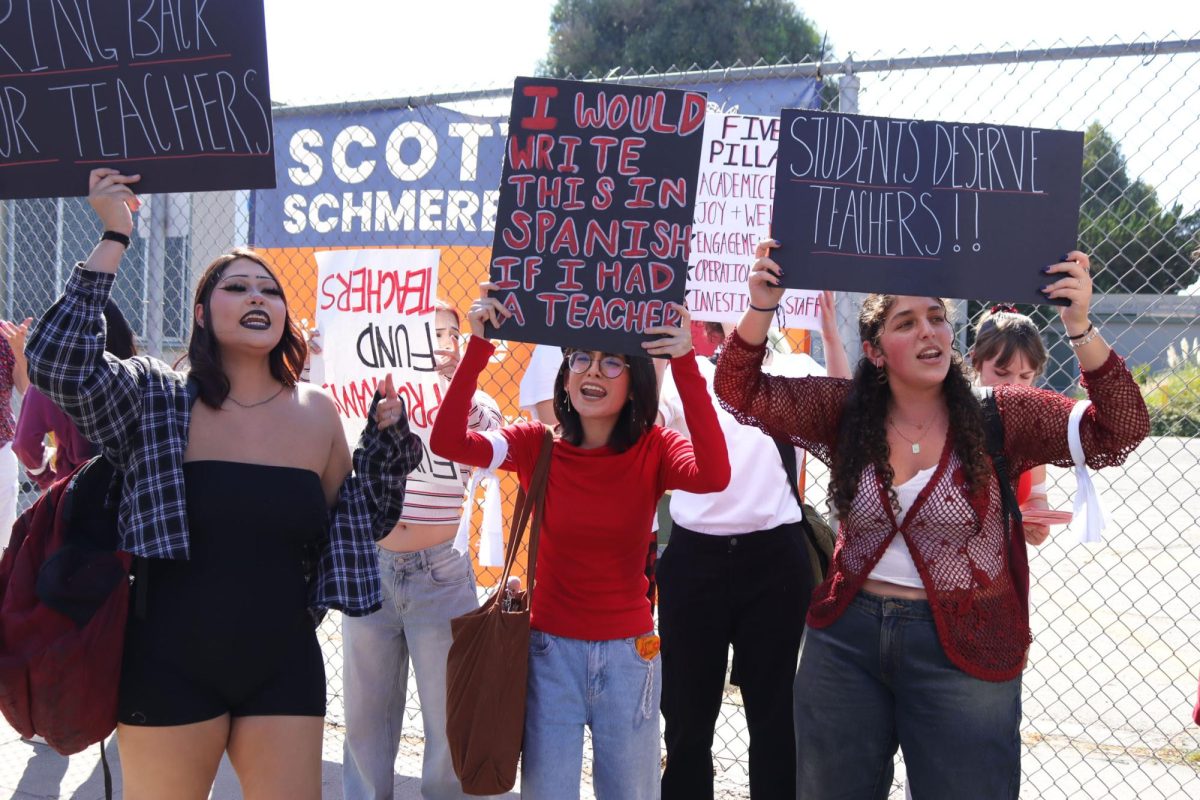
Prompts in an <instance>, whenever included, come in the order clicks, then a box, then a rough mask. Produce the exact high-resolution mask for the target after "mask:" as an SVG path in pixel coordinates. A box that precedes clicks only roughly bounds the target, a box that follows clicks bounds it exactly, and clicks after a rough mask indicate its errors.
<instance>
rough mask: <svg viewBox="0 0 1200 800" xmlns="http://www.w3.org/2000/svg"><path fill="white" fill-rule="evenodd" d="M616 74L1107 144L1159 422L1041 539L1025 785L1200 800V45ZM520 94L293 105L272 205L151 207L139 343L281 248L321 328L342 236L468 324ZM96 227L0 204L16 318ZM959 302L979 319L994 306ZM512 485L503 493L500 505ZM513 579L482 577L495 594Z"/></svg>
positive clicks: (1053, 348)
mask: <svg viewBox="0 0 1200 800" xmlns="http://www.w3.org/2000/svg"><path fill="white" fill-rule="evenodd" d="M619 74H620V72H619V71H614V73H612V75H619ZM612 75H610V77H609V79H610V80H613V79H614V78H613V77H612ZM618 79H619V80H623V81H629V82H636V83H650V84H658V85H674V86H684V87H699V88H703V89H705V90H706V91H707V92H708V94H709V99H710V103H712V104H714V106H715V107H719V108H721V109H724V110H727V111H735V110H736V111H741V112H743V113H760V114H775V113H778V109H779V108H781V107H794V106H796V105H797V104H809V105H810V106H813V107H823V108H826V109H830V110H841V111H851V112H860V113H864V114H870V115H875V116H893V117H908V118H919V119H934V120H946V121H987V122H991V123H999V124H1011V125H1024V126H1038V127H1046V128H1063V129H1073V130H1086V131H1088V135H1087V145H1086V157H1085V176H1084V183H1085V190H1084V198H1083V200H1084V203H1083V208H1084V212H1083V218H1082V220H1081V233H1080V239H1081V242H1082V247H1083V249H1085V250H1088V251H1090V252H1091V253H1093V254H1094V256H1095V261H1096V263H1097V264H1098V265H1099V271H1098V273H1097V276H1098V277H1097V282H1098V285H1099V286H1101V287H1102V288H1103V289H1104V290H1105V291H1106V292H1107V294H1105V295H1104V296H1102V297H1099V298H1098V300H1097V302H1096V304H1095V313H1094V318H1095V319H1096V320H1097V323H1098V324H1099V325H1100V326H1101V328H1102V329H1103V331H1104V333H1105V336H1106V338H1107V339H1108V340H1109V341H1110V342H1111V343H1113V344H1114V346H1115V347H1116V348H1117V349H1118V351H1119V352H1121V353H1122V354H1123V355H1125V356H1126V357H1127V358H1128V360H1129V362H1130V364H1131V365H1132V366H1133V367H1134V369H1135V373H1136V374H1137V376H1138V377H1139V380H1140V381H1141V383H1142V385H1143V387H1144V390H1145V392H1146V396H1147V400H1148V402H1149V403H1150V406H1151V414H1152V420H1153V424H1154V431H1153V435H1152V436H1151V438H1150V439H1148V440H1147V441H1146V442H1145V443H1144V444H1143V445H1142V446H1141V447H1140V448H1139V449H1138V450H1137V452H1136V453H1135V454H1134V455H1133V456H1131V458H1130V459H1129V461H1128V462H1127V463H1126V465H1125V467H1124V468H1123V469H1120V470H1110V471H1108V472H1107V473H1102V474H1101V475H1100V476H1099V481H1098V483H1099V485H1100V486H1101V487H1102V489H1103V491H1104V494H1105V498H1106V501H1107V503H1108V507H1109V512H1110V516H1111V520H1112V524H1111V525H1110V527H1109V529H1108V530H1107V532H1106V534H1105V541H1104V543H1103V544H1101V545H1081V544H1077V543H1075V542H1074V541H1072V540H1071V539H1070V537H1069V536H1068V535H1067V534H1065V533H1064V534H1057V535H1054V536H1052V538H1051V539H1050V540H1049V541H1048V542H1047V543H1046V544H1044V545H1042V546H1040V547H1037V548H1030V561H1031V569H1032V585H1033V588H1032V601H1031V602H1032V610H1033V629H1034V634H1035V641H1034V645H1033V649H1032V652H1031V654H1030V659H1029V665H1028V668H1027V669H1026V671H1025V676H1024V720H1023V723H1022V737H1023V741H1024V745H1025V749H1024V757H1023V767H1022V768H1023V780H1024V789H1023V792H1022V794H1023V795H1024V796H1029V797H1043V798H1058V797H1061V798H1091V797H1137V798H1164V799H1165V798H1183V797H1197V796H1200V732H1198V731H1197V728H1196V727H1195V726H1194V725H1192V724H1191V721H1190V709H1191V705H1192V702H1193V701H1194V699H1195V696H1196V683H1197V672H1198V671H1200V622H1198V621H1197V615H1196V612H1195V606H1196V602H1197V600H1200V583H1198V579H1197V576H1198V575H1200V525H1198V524H1197V521H1196V515H1195V511H1194V509H1195V508H1197V507H1200V489H1198V488H1197V487H1198V485H1200V324H1197V322H1196V320H1197V315H1198V313H1200V274H1198V273H1197V254H1196V253H1195V251H1196V250H1197V248H1198V247H1200V241H1198V239H1197V232H1198V231H1200V134H1198V133H1197V131H1200V39H1192V40H1183V39H1181V40H1179V41H1173V42H1157V43H1151V42H1143V43H1122V44H1105V45H1087V46H1079V47H1070V48H1055V49H1049V50H1046V49H1041V48H1026V49H1023V50H1019V51H1011V52H1005V53H979V54H965V55H948V56H918V57H911V58H890V59H879V60H868V61H857V62H854V61H850V60H846V61H843V62H839V63H836V64H812V63H809V64H800V65H787V66H769V67H768V66H760V67H740V66H737V67H732V68H728V69H723V68H720V69H708V70H703V71H690V72H673V73H667V74H660V75H651V76H620V77H619V78H618ZM508 96H509V90H508V89H507V88H498V89H491V88H489V89H476V88H475V87H469V88H468V90H466V91H462V92H456V93H450V94H443V95H437V96H428V97H409V98H402V99H397V100H381V101H375V100H362V101H358V100H356V99H353V98H351V99H350V101H349V102H347V101H346V99H345V98H343V99H341V100H339V102H337V103H335V104H331V105H322V106H306V107H302V108H301V107H287V106H279V107H276V108H275V125H276V153H277V164H278V167H277V168H278V173H279V187H278V188H277V189H276V190H274V191H270V192H252V193H251V192H223V193H205V194H194V195H190V196H184V195H177V196H171V197H169V198H165V197H155V198H151V202H150V205H149V207H148V208H147V209H146V210H144V211H143V212H141V214H139V220H138V225H137V230H136V231H135V236H134V243H133V246H132V247H131V248H130V250H129V256H128V257H127V260H126V263H125V264H124V265H123V267H122V269H121V272H120V275H119V278H118V281H117V289H116V295H115V296H116V300H117V302H118V304H119V305H120V306H121V308H122V310H123V311H124V312H125V314H126V316H127V317H128V318H129V319H130V321H131V322H132V324H133V327H134V328H135V330H136V331H137V332H138V333H139V336H140V339H141V343H142V346H143V350H144V351H149V352H150V353H152V354H155V355H159V354H162V355H164V356H165V357H168V358H170V357H171V356H173V355H174V354H176V353H177V352H178V351H179V349H180V346H181V344H182V343H183V342H184V341H185V340H186V337H187V334H188V328H189V325H190V320H191V310H190V308H191V292H192V290H193V289H192V287H193V285H194V282H195V279H196V278H197V277H198V275H199V273H200V272H201V271H202V270H203V268H204V266H205V265H206V264H207V263H208V260H209V259H210V258H211V257H212V256H214V255H215V254H217V253H220V252H223V251H225V250H227V249H228V248H229V247H231V246H233V245H236V244H242V243H246V242H249V243H251V244H253V245H255V246H257V247H260V248H262V249H263V250H265V252H266V253H267V255H268V257H269V258H270V259H271V260H272V261H273V263H274V264H275V265H276V267H277V270H278V271H279V273H280V275H281V277H282V279H283V281H284V283H285V284H286V288H287V291H288V294H289V300H290V303H291V305H292V308H293V309H298V311H299V316H302V317H303V316H306V317H308V318H310V319H311V318H312V317H313V313H314V302H315V295H316V286H315V284H316V263H315V260H314V252H315V251H317V250H322V249H330V248H345V247H426V248H428V247H432V248H437V249H438V250H440V266H439V271H440V286H439V293H440V294H441V295H442V297H444V298H445V299H446V300H448V301H449V302H450V303H451V304H452V305H454V306H456V307H457V308H459V309H460V310H462V311H465V310H466V308H467V306H468V305H469V303H470V300H471V298H472V297H473V295H474V293H475V291H476V288H475V287H476V286H477V285H478V283H479V282H480V281H481V280H484V279H485V278H486V276H487V271H488V264H489V254H490V250H489V246H490V242H491V238H492V232H493V230H494V227H495V215H496V199H497V187H498V185H499V169H500V164H501V160H502V152H503V151H502V145H503V141H504V136H505V134H506V123H507V109H508ZM776 233H777V235H781V236H782V232H776ZM97 234H98V227H97V224H96V222H95V220H94V217H93V216H92V215H91V214H90V213H89V211H88V209H87V206H86V203H85V202H84V201H83V200H81V199H65V200H21V201H9V202H6V203H3V204H0V255H2V258H0V269H2V270H3V272H2V274H3V281H2V282H0V310H2V311H3V315H4V317H6V318H9V319H21V318H24V317H25V316H29V315H34V316H36V315H38V314H40V313H41V312H42V311H44V310H45V308H46V307H47V306H48V305H49V303H50V302H52V300H53V298H54V297H55V296H56V295H57V293H58V292H59V291H60V290H61V287H62V282H63V277H64V275H65V274H66V272H67V270H69V269H70V268H71V266H72V264H73V263H74V262H75V261H76V260H77V259H79V258H82V257H83V256H84V255H85V254H86V252H87V251H88V249H89V247H90V245H91V243H92V242H93V241H94V240H95V238H96V236H97ZM1013 234H1014V235H1017V236H1019V235H1020V232H1019V231H1014V232H1013ZM741 255H743V256H745V257H746V259H747V260H749V257H750V254H749V253H744V254H741ZM1189 287H1190V292H1189V291H1188V290H1189ZM1004 299H1006V298H996V300H1004ZM854 301H855V298H853V297H844V298H842V300H841V301H840V305H841V308H840V312H839V313H840V314H842V316H843V317H844V319H843V322H844V323H846V325H847V335H846V337H845V338H846V339H847V341H851V342H852V341H854V338H853V334H852V329H851V328H850V327H849V319H850V316H851V315H850V311H851V310H852V308H853V304H854ZM960 306H961V309H962V311H963V312H964V314H963V320H962V321H963V322H964V323H965V322H968V321H970V318H971V316H972V314H974V313H978V311H979V307H978V305H977V304H974V303H972V304H966V303H962V304H960ZM1025 310H1029V311H1032V313H1034V314H1035V315H1036V316H1037V318H1038V319H1039V320H1040V321H1041V322H1042V323H1043V326H1044V339H1045V340H1046V342H1047V344H1048V345H1049V349H1050V352H1051V359H1052V360H1051V364H1050V366H1049V368H1048V371H1047V375H1046V378H1045V380H1046V382H1047V383H1048V385H1050V386H1052V387H1054V388H1055V389H1057V390H1059V391H1064V392H1068V393H1073V392H1076V391H1078V387H1077V367H1076V366H1075V363H1074V361H1073V359H1072V356H1071V350H1070V348H1069V347H1067V346H1066V344H1065V342H1064V341H1063V334H1062V331H1061V326H1059V325H1058V323H1057V321H1055V320H1053V319H1052V318H1051V317H1050V316H1049V315H1047V314H1046V312H1045V311H1044V310H1042V309H1037V310H1032V309H1025ZM963 331H964V333H963V337H962V341H963V343H964V344H967V343H969V342H968V338H969V337H968V334H967V333H966V331H967V326H966V325H965V324H964V326H963ZM793 342H794V343H797V344H801V345H803V340H802V339H800V338H793ZM530 352H531V347H530V346H529V345H526V344H521V343H511V344H509V345H507V346H505V345H502V346H501V347H500V348H499V350H498V352H497V355H496V357H495V358H494V359H493V363H492V364H491V365H490V367H489V369H488V371H487V372H486V373H485V376H484V378H483V380H482V388H484V389H485V390H486V391H488V392H489V393H490V394H492V395H493V397H494V398H495V399H496V400H497V402H498V403H499V405H500V407H501V409H502V411H503V413H504V414H505V416H506V417H507V418H508V419H509V420H515V419H517V418H518V417H520V416H521V415H522V414H523V412H522V409H521V407H520V398H519V385H520V381H521V378H522V376H523V373H524V369H525V365H526V363H527V362H528V360H529V357H530ZM809 467H810V472H809V475H808V477H807V481H806V485H807V487H808V499H809V500H810V501H812V502H815V503H816V504H818V506H821V505H822V504H823V503H824V499H825V497H824V496H825V484H826V476H825V474H824V473H823V470H822V468H821V467H820V465H817V464H812V463H811V461H810V464H809ZM1049 472H1050V474H1049V482H1050V500H1051V505H1052V507H1058V508H1068V507H1069V504H1070V502H1071V497H1072V495H1073V492H1074V482H1073V478H1072V477H1071V476H1068V475H1067V474H1066V472H1065V471H1062V470H1056V469H1054V468H1051V469H1050V471H1049ZM514 489H515V483H514V482H513V481H512V480H511V478H509V479H506V481H505V490H506V492H508V493H509V494H511V493H513V492H514ZM665 538H666V535H665V534H664V535H663V537H662V539H661V540H663V541H665ZM495 577H496V576H495V572H494V571H491V570H480V584H481V587H484V588H486V587H488V586H490V585H491V584H492V583H494V581H495ZM794 624H797V625H799V624H800V621H799V620H796V621H794ZM321 634H322V637H323V644H324V646H325V651H326V654H327V662H328V664H327V666H328V677H329V697H330V706H329V716H328V721H329V731H330V736H331V737H334V738H335V739H336V738H338V737H340V735H341V730H342V728H341V726H342V724H343V720H344V716H343V708H342V699H341V664H342V658H341V639H340V621H339V620H338V619H337V617H336V615H332V616H331V618H330V619H328V620H327V621H326V622H325V624H324V625H323V626H322V628H321ZM409 689H410V700H411V702H410V704H409V708H408V711H407V716H406V719H405V730H406V732H408V733H409V734H410V737H409V738H407V739H406V744H405V748H406V752H409V753H410V754H412V755H417V754H419V752H420V736H421V733H420V715H419V712H418V707H419V706H418V699H417V697H416V695H415V691H414V689H415V684H414V682H411V681H410V683H409ZM801 690H803V687H801ZM747 744H748V742H747V739H746V733H745V724H744V719H743V714H742V709H741V705H740V698H739V696H738V694H737V691H736V689H733V688H731V689H730V690H729V692H728V694H727V702H726V703H725V704H724V706H723V708H722V712H721V719H720V721H719V723H718V727H717V736H716V740H715V741H714V745H713V747H714V754H715V756H716V765H717V766H716V769H717V784H718V787H719V789H720V791H719V796H721V797H747V796H748V790H747V789H746V786H747V777H746V768H747ZM902 775H903V770H902V769H901V770H899V771H898V776H900V777H898V783H897V788H896V795H897V796H901V794H902V790H901V789H900V788H899V785H900V784H899V781H900V780H902Z"/></svg>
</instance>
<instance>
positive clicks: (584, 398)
mask: <svg viewBox="0 0 1200 800" xmlns="http://www.w3.org/2000/svg"><path fill="white" fill-rule="evenodd" d="M491 288H493V287H492V286H491V284H484V296H483V297H482V298H481V299H480V300H478V301H476V303H475V305H474V306H473V307H472V308H471V311H470V313H469V314H468V315H467V316H468V319H469V320H470V323H471V333H472V334H473V335H472V337H471V340H470V344H469V345H468V346H467V351H466V354H465V355H464V356H463V359H462V362H461V363H460V364H459V368H458V372H456V373H455V375H454V380H453V381H451V383H450V388H449V390H448V391H447V393H446V396H445V398H443V400H442V405H441V409H440V410H439V412H438V417H437V420H436V422H435V424H434V427H433V432H432V434H431V437H430V447H431V449H432V450H433V451H434V452H435V453H437V454H438V455H439V456H442V457H444V458H448V459H450V460H452V461H455V462H457V463H460V464H470V465H473V466H477V467H490V468H496V467H500V468H502V469H509V470H515V471H516V472H517V475H518V478H519V480H520V481H521V483H522V485H524V486H526V487H528V485H529V481H530V479H531V477H532V473H533V469H534V465H535V463H536V461H537V458H538V453H539V451H540V448H541V443H542V435H543V434H542V431H543V430H544V428H543V426H542V425H541V423H528V422H522V423H517V424H514V425H507V426H505V427H503V428H501V429H500V430H499V431H492V432H489V433H483V434H481V433H475V432H473V431H471V430H469V429H468V428H467V411H468V408H469V406H470V400H471V396H472V395H473V394H474V393H475V390H476V384H477V381H478V378H479V374H480V372H482V371H483V368H484V367H485V366H486V365H487V362H488V358H489V357H490V356H491V354H492V352H493V350H494V348H493V346H492V345H491V344H490V343H489V342H488V341H487V340H486V339H485V338H484V336H483V325H484V321H485V320H490V321H491V322H492V324H494V325H500V324H502V323H503V321H504V320H505V319H506V318H507V317H508V312H507V311H506V310H505V309H504V307H503V306H501V305H500V304H499V303H498V302H497V301H496V300H494V299H493V298H489V297H488V296H487V291H488V290H489V289H491ZM676 308H677V309H678V311H679V313H680V315H681V316H682V320H681V322H680V326H679V327H654V328H648V329H647V330H646V331H645V332H646V333H647V334H650V335H661V336H662V337H663V338H659V339H655V340H654V341H653V342H647V343H646V344H645V345H643V346H644V347H645V348H646V350H647V352H648V353H649V354H650V355H668V356H671V357H672V358H673V359H674V360H673V361H672V371H673V372H674V373H675V381H676V383H677V384H678V386H679V391H680V394H681V396H682V398H683V406H684V416H685V417H686V419H687V424H688V428H689V429H690V430H691V433H692V440H691V442H689V441H688V440H687V439H685V438H684V437H683V436H681V435H679V434H677V433H675V432H674V431H671V430H668V429H666V428H662V427H660V426H658V425H655V424H654V420H655V417H656V414H657V408H658V396H657V385H656V381H655V375H654V368H653V366H652V365H651V363H650V359H648V358H644V357H626V356H623V355H619V354H614V353H602V352H598V351H592V352H589V351H585V350H567V351H566V352H565V353H564V355H565V358H564V360H563V365H562V367H561V368H560V369H559V372H558V377H557V379H556V380H555V386H554V408H555V412H556V414H557V416H558V418H559V420H560V421H561V423H560V426H559V428H558V429H557V431H556V433H557V436H556V437H555V441H554V446H553V450H552V451H551V460H550V476H549V481H548V483H547V488H546V498H545V511H544V518H543V521H542V529H541V540H540V543H539V545H538V548H539V549H538V564H537V587H536V591H535V592H534V595H533V609H532V628H533V632H532V636H531V641H530V659H529V684H528V695H527V700H526V713H525V738H524V746H523V751H522V765H521V795H522V797H524V798H526V800H539V798H544V800H562V798H569V797H578V796H579V782H580V775H581V768H582V754H583V734H584V726H585V725H586V726H588V727H590V728H591V731H592V744H593V754H594V769H593V781H594V784H595V791H596V797H597V798H598V799H599V800H606V799H607V798H613V799H616V798H620V799H621V800H643V799H644V800H653V798H655V797H657V792H658V776H659V714H658V708H659V696H660V691H661V674H662V673H661V665H660V663H659V661H660V659H659V657H658V653H657V650H658V647H657V637H654V636H653V635H652V634H653V630H654V623H653V620H652V619H651V615H650V602H649V600H648V599H647V597H646V587H647V581H646V575H645V572H644V569H643V568H644V562H645V558H646V531H647V530H649V529H650V519H651V517H652V515H653V514H654V511H655V507H656V504H657V503H658V500H659V498H660V497H661V496H662V494H663V492H664V491H666V490H667V489H686V490H687V491H690V492H715V491H720V490H721V489H724V488H725V486H726V485H727V484H728V483H729V457H728V454H727V452H726V449H725V439H724V436H723V434H722V433H721V429H720V426H719V424H718V422H717V414H716V409H715V408H714V407H713V404H712V401H711V399H710V398H709V395H708V393H707V391H706V389H705V383H704V379H703V377H702V376H701V375H700V372H699V370H698V369H697V367H696V358H695V353H694V352H693V350H692V343H691V326H690V322H689V319H688V315H687V311H686V309H683V308H682V307H676Z"/></svg>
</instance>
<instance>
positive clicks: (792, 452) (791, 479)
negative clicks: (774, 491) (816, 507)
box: [771, 436, 829, 574]
mask: <svg viewBox="0 0 1200 800" xmlns="http://www.w3.org/2000/svg"><path fill="white" fill-rule="evenodd" d="M771 441H773V442H775V449H776V450H778V451H779V460H780V461H782V462H783V472H784V474H785V475H787V482H788V488H789V489H791V490H792V497H794V498H795V499H796V505H798V506H800V527H801V528H802V529H803V530H804V535H805V537H807V538H808V543H809V545H810V546H811V548H812V551H813V552H814V553H816V554H817V561H819V562H820V566H821V574H827V573H828V572H829V559H828V558H827V557H826V555H825V551H824V550H822V549H821V545H820V542H819V541H818V540H817V532H816V531H814V530H813V527H812V523H810V522H809V521H808V515H807V514H805V513H804V500H803V499H802V498H801V497H800V486H799V483H800V476H799V471H798V469H797V465H796V448H795V447H793V446H792V443H791V442H789V441H788V440H787V439H783V438H781V437H779V436H772V437H771Z"/></svg>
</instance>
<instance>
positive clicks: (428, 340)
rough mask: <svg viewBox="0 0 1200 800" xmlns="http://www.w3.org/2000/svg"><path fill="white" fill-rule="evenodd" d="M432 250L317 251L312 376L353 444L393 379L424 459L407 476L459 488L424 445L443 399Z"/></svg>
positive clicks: (454, 473)
mask: <svg viewBox="0 0 1200 800" xmlns="http://www.w3.org/2000/svg"><path fill="white" fill-rule="evenodd" d="M440 255H441V252H440V251H438V250H433V249H420V250H417V249H414V250H335V251H324V252H319V253H317V254H316V258H317V327H318V328H319V329H320V331H321V355H320V358H319V363H314V365H313V369H314V373H315V375H314V380H316V379H317V376H319V378H320V382H321V385H322V388H324V389H325V391H327V392H329V394H330V396H331V397H333V402H334V403H335V404H336V405H337V409H338V413H339V414H340V415H341V417H342V424H343V426H344V427H345V429H346V437H347V439H348V440H349V442H350V445H351V447H353V446H354V444H355V443H356V442H357V441H358V437H359V435H360V434H361V433H362V429H363V426H364V425H365V424H366V417H367V412H368V411H369V410H370V408H371V399H372V398H373V397H374V395H375V388H376V386H377V385H378V384H379V383H381V382H383V380H384V379H385V378H386V377H387V376H388V375H391V376H392V381H393V384H394V385H395V387H396V392H397V394H399V395H400V397H401V398H403V400H404V407H405V409H406V410H407V411H408V424H409V426H410V427H411V428H412V430H413V432H414V433H416V434H417V435H418V436H420V437H421V442H422V445H423V446H424V448H425V456H424V458H422V459H421V463H420V464H418V465H417V467H416V469H414V470H413V471H412V473H410V475H409V477H410V478H411V479H412V480H417V481H424V482H426V483H449V484H454V485H458V486H460V487H461V486H462V480H461V478H460V477H459V474H458V469H457V468H456V467H455V466H454V464H452V463H451V462H449V461H447V460H445V459H443V458H440V457H438V456H435V455H434V454H433V452H432V451H431V450H430V449H429V434H430V432H431V430H432V429H433V421H434V419H435V418H436V417H437V410H438V407H439V406H441V404H442V391H443V387H442V384H441V379H440V378H439V377H438V374H437V371H436V370H437V362H436V357H435V355H434V352H433V351H434V350H435V349H437V338H436V336H435V334H434V307H433V300H434V295H435V292H436V289H437V274H438V258H439V257H440Z"/></svg>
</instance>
